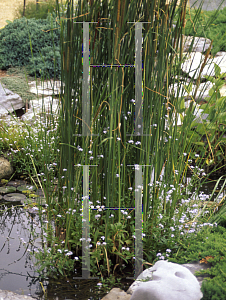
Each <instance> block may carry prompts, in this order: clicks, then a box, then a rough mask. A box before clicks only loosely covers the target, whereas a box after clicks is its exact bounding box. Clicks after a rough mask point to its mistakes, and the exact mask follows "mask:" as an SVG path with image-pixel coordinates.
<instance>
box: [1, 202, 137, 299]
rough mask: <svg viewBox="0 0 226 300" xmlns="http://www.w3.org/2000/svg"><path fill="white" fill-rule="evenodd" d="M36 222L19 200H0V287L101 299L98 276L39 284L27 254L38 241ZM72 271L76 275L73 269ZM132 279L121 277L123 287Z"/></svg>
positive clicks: (39, 294) (26, 292)
mask: <svg viewBox="0 0 226 300" xmlns="http://www.w3.org/2000/svg"><path fill="white" fill-rule="evenodd" d="M16 204H17V205H16ZM30 212H31V210H30ZM40 226H41V224H40V221H39V216H38V214H34V213H32V214H31V213H29V211H28V210H25V209H24V208H23V207H22V206H21V204H20V203H13V205H12V204H9V203H3V202H0V289H2V290H9V291H12V292H15V293H18V294H21V295H29V296H31V297H34V298H35V299H38V300H46V299H48V300H63V299H68V300H70V299H78V300H100V299H102V298H103V297H104V295H105V294H106V292H104V291H102V292H101V293H100V294H99V293H98V292H96V291H95V288H96V287H97V283H98V282H99V281H98V280H78V279H73V277H72V278H68V279H67V280H51V279H49V280H48V281H44V282H43V281H42V285H41V284H40V280H39V275H38V273H37V272H35V267H34V264H35V258H34V256H33V255H30V252H34V251H36V249H37V248H40V247H41V245H42V240H41V238H40V236H41V229H40ZM75 275H76V276H79V275H78V274H77V273H76V274H75ZM130 275H131V274H129V275H128V274H127V276H130ZM132 282H133V281H131V280H127V281H126V280H125V285H126V287H125V289H128V288H129V286H130V285H131V284H132ZM43 289H44V290H45V295H44V293H43Z"/></svg>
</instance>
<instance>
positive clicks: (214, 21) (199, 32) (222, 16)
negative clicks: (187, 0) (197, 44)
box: [185, 7, 226, 55]
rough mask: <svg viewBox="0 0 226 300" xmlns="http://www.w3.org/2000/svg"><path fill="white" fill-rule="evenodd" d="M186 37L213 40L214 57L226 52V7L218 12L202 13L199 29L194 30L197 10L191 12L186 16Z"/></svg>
mask: <svg viewBox="0 0 226 300" xmlns="http://www.w3.org/2000/svg"><path fill="white" fill-rule="evenodd" d="M186 19H187V22H186V27H185V35H191V36H197V37H204V38H208V39H210V40H213V48H212V50H211V53H212V54H213V55H214V54H216V53H217V52H218V51H226V34H225V33H226V7H225V8H224V9H222V10H220V11H219V12H218V13H217V14H216V11H202V12H201V15H200V18H199V22H198V28H197V27H196V28H194V25H193V23H194V19H195V10H194V9H191V10H190V14H189V10H188V11H187V15H186Z"/></svg>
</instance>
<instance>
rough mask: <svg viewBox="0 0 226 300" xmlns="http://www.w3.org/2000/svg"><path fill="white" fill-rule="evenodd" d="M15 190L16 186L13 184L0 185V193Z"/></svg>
mask: <svg viewBox="0 0 226 300" xmlns="http://www.w3.org/2000/svg"><path fill="white" fill-rule="evenodd" d="M15 191H16V188H15V187H14V186H5V187H4V186H2V187H0V194H8V193H13V192H15Z"/></svg>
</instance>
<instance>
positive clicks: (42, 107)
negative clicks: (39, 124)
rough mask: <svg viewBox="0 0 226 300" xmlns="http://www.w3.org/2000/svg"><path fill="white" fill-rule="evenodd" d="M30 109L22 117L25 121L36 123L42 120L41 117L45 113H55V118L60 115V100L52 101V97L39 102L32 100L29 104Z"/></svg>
mask: <svg viewBox="0 0 226 300" xmlns="http://www.w3.org/2000/svg"><path fill="white" fill-rule="evenodd" d="M29 106H30V108H29V109H28V110H27V112H26V113H25V114H24V115H23V116H22V117H21V119H22V120H23V121H29V122H30V121H35V120H39V119H40V115H42V114H43V113H45V114H51V113H53V114H54V115H55V116H56V115H58V113H59V109H60V106H59V100H58V99H52V97H51V96H49V97H45V98H43V100H42V99H38V100H31V101H30V103H29Z"/></svg>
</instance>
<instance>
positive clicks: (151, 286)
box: [127, 261, 203, 300]
mask: <svg viewBox="0 0 226 300" xmlns="http://www.w3.org/2000/svg"><path fill="white" fill-rule="evenodd" d="M127 293H130V294H132V297H131V298H130V300H166V299H167V300H178V299H181V300H182V299H183V300H200V299H201V298H202V296H203V295H202V292H201V290H200V285H199V282H198V280H197V279H196V277H195V276H194V275H193V274H192V273H191V272H190V271H189V270H188V269H187V268H185V267H183V266H181V265H178V264H175V263H170V262H167V261H158V262H156V263H155V265H154V266H153V267H151V268H149V269H146V270H145V271H143V272H142V273H141V274H140V275H139V276H138V278H137V280H136V281H135V282H134V283H133V284H132V285H131V287H130V288H129V290H128V291H127Z"/></svg>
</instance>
